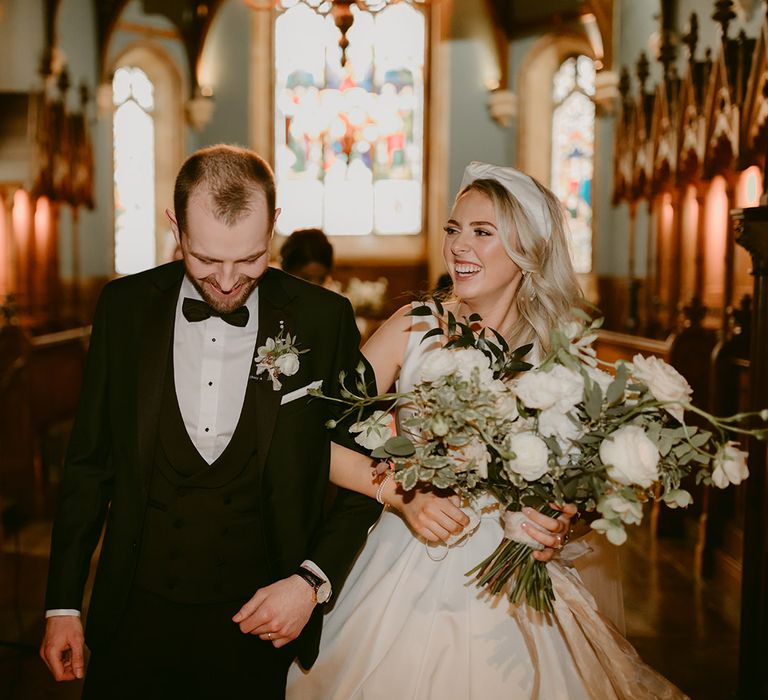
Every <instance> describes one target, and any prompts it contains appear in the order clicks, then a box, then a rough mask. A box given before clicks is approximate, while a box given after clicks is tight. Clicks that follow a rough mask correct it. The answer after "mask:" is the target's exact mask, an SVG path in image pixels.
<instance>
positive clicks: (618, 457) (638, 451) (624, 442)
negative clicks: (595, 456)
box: [600, 425, 659, 488]
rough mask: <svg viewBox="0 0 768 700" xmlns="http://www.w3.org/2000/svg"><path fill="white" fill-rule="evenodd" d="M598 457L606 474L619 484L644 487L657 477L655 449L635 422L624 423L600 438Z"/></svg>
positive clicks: (657, 456)
mask: <svg viewBox="0 0 768 700" xmlns="http://www.w3.org/2000/svg"><path fill="white" fill-rule="evenodd" d="M600 459H601V460H602V462H603V464H604V465H605V466H606V467H607V468H608V476H609V477H610V478H611V479H613V480H614V481H617V482H618V483H620V484H627V485H629V484H637V485H638V486H642V487H643V488H648V487H649V486H650V485H651V484H652V483H653V482H654V481H656V479H658V478H659V474H658V471H657V465H658V464H659V450H658V449H657V448H656V445H654V444H653V442H651V440H650V439H649V438H648V436H647V435H646V434H645V431H644V430H643V429H642V428H641V427H640V426H637V425H625V426H623V427H621V428H619V429H618V430H617V431H615V432H613V433H611V436H610V437H609V438H606V439H605V440H603V442H602V443H600Z"/></svg>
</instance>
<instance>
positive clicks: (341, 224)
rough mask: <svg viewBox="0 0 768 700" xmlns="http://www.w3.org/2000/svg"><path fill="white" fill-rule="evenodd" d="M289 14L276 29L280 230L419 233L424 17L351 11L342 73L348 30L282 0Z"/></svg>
mask: <svg viewBox="0 0 768 700" xmlns="http://www.w3.org/2000/svg"><path fill="white" fill-rule="evenodd" d="M314 4H317V3H316V2H315V3H314ZM280 8H281V12H280V14H279V15H278V17H277V20H276V25H275V70H276V76H275V105H276V109H275V175H276V177H277V200H278V206H279V207H281V208H282V213H281V214H280V217H279V218H278V222H277V229H278V231H279V232H280V233H286V234H287V233H291V231H293V230H294V229H297V228H306V227H320V228H322V229H323V230H324V231H325V232H326V233H327V234H330V235H337V236H342V235H366V234H371V233H374V234H416V233H419V232H420V231H421V228H422V179H423V160H424V135H423V129H424V125H423V123H424V55H425V53H424V52H425V18H424V15H423V13H422V12H421V11H419V10H418V9H417V8H415V7H412V6H411V5H410V4H407V3H399V4H397V5H392V6H390V7H387V8H386V9H384V10H382V11H381V12H378V13H376V14H371V13H369V12H366V11H363V10H360V9H359V8H358V7H357V6H355V5H352V7H351V11H352V13H353V16H354V22H353V24H352V27H351V29H350V30H349V32H348V33H347V38H348V40H349V46H348V48H347V50H346V62H345V64H344V65H342V60H341V59H342V56H341V49H340V47H339V43H338V42H339V38H340V32H339V30H338V28H337V27H336V25H335V24H334V20H333V17H332V16H331V15H330V14H327V15H323V14H319V13H318V12H315V11H314V10H313V9H312V8H311V7H309V6H308V5H307V4H305V3H304V2H297V0H281V2H280ZM320 9H321V10H322V7H321V8H320Z"/></svg>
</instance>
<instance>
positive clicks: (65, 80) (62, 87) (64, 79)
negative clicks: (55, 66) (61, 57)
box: [56, 66, 72, 97]
mask: <svg viewBox="0 0 768 700" xmlns="http://www.w3.org/2000/svg"><path fill="white" fill-rule="evenodd" d="M71 85H72V83H71V81H70V80H69V71H68V70H67V67H66V66H64V68H62V69H61V73H59V79H58V80H57V81H56V87H58V88H59V92H60V93H61V96H62V97H64V96H65V95H66V94H67V91H68V90H69V88H70V87H71Z"/></svg>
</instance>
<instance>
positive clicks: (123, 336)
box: [46, 262, 380, 666]
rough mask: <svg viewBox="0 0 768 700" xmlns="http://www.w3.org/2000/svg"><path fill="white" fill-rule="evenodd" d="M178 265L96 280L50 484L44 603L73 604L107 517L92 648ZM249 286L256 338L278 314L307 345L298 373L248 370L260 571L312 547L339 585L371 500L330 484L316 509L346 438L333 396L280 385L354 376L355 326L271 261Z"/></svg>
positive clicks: (125, 572)
mask: <svg viewBox="0 0 768 700" xmlns="http://www.w3.org/2000/svg"><path fill="white" fill-rule="evenodd" d="M183 275H184V269H183V265H182V263H180V262H175V263H170V264H168V265H163V266H161V267H158V268H155V269H152V270H149V271H147V272H143V273H140V274H137V275H132V276H129V277H124V278H121V279H118V280H115V281H113V282H110V283H109V284H108V285H107V286H106V287H105V288H104V291H103V293H102V295H101V298H100V300H99V303H98V306H97V309H96V315H95V319H94V322H93V331H92V335H91V345H90V349H89V353H88V361H87V366H86V372H85V380H84V384H83V389H82V395H81V399H80V405H79V408H78V413H77V417H76V420H75V425H74V428H73V431H72V435H71V439H70V444H69V450H68V454H67V459H66V464H65V469H64V475H63V479H62V483H61V486H60V490H59V503H58V512H57V516H56V520H55V523H54V529H53V540H52V547H51V562H50V571H49V579H48V590H47V595H46V607H47V608H48V609H53V608H74V609H80V607H81V606H82V598H83V589H84V585H85V581H86V577H87V575H88V569H89V563H90V559H91V556H92V554H93V551H94V549H95V546H96V544H97V541H98V538H99V535H100V533H101V530H102V528H103V524H104V520H105V518H106V532H105V535H104V542H103V547H102V552H101V555H100V560H99V565H98V570H97V574H96V580H95V583H94V588H93V596H92V599H91V603H90V611H89V614H88V624H87V628H86V639H87V641H88V644H89V646H91V647H92V648H96V647H98V645H100V644H102V643H103V641H105V640H107V639H109V636H110V634H111V633H112V631H113V630H114V629H115V628H116V625H117V624H118V623H119V620H120V618H121V615H122V613H123V611H124V609H125V605H126V602H127V599H128V595H129V592H130V590H131V586H132V582H133V578H134V574H135V571H136V563H137V559H138V549H139V546H138V545H139V543H140V542H141V532H142V525H143V523H144V519H145V511H146V508H147V498H148V491H149V485H150V480H151V477H152V470H153V465H154V461H153V456H154V451H155V445H156V437H157V426H158V415H159V412H160V406H161V399H162V392H163V387H164V382H165V379H166V373H167V372H168V368H169V361H168V360H169V353H172V352H173V328H174V319H175V312H176V303H177V300H178V295H179V289H180V285H181V281H182V279H183ZM258 290H259V292H258V293H259V300H258V301H259V327H258V340H257V347H258V346H261V345H263V344H264V342H265V341H266V339H267V338H269V337H275V336H276V335H277V334H278V333H279V332H280V322H281V321H282V322H283V324H284V327H285V331H286V332H290V333H291V335H292V336H296V339H297V344H298V346H299V349H305V350H308V352H306V353H303V354H301V355H300V368H299V370H298V372H297V373H296V374H295V375H293V376H291V377H282V380H283V386H282V389H281V390H279V391H275V390H274V389H273V387H272V382H271V381H270V380H269V379H268V378H267V377H266V375H262V376H261V377H259V378H255V377H253V376H252V377H251V378H249V379H248V380H247V381H251V382H256V385H255V388H256V389H257V390H258V392H259V395H258V399H257V400H256V401H255V402H252V404H251V405H255V406H256V408H255V410H254V411H253V415H248V416H246V415H243V416H241V421H243V420H247V421H250V422H251V424H252V426H253V428H252V429H253V430H254V431H256V434H257V440H258V457H257V462H256V467H257V469H258V470H259V471H258V483H259V491H260V493H259V498H260V501H261V503H260V505H261V508H260V511H261V513H262V518H263V524H262V525H263V531H264V539H265V545H266V552H267V558H268V562H267V566H268V568H269V578H270V579H271V580H278V579H280V578H284V577H286V576H289V575H290V574H292V573H294V572H295V571H296V568H297V567H298V565H299V564H300V563H301V562H302V561H303V560H304V559H311V560H313V561H314V562H316V563H317V565H318V566H320V567H321V568H322V569H323V571H324V572H325V573H326V574H327V576H328V577H329V578H330V580H331V583H332V585H333V590H334V593H338V591H339V589H340V587H341V584H342V582H343V580H344V577H345V576H346V574H347V572H348V570H349V567H350V566H351V563H352V561H353V560H354V557H355V555H356V553H357V551H358V550H359V548H360V547H361V546H362V543H363V540H364V538H365V535H366V532H367V529H368V527H369V526H370V525H371V524H372V523H373V521H374V520H375V519H376V518H377V517H378V514H379V512H380V506H379V505H378V504H377V503H376V502H375V501H373V500H372V499H369V498H367V497H364V496H360V495H358V494H353V493H351V492H347V491H340V493H339V495H338V496H337V498H336V501H335V505H334V507H333V509H332V510H331V512H330V513H329V514H326V515H324V513H323V500H324V498H323V497H324V493H325V491H326V488H327V482H328V465H329V453H330V440H331V439H333V440H334V441H336V442H339V443H342V444H345V445H347V446H350V447H354V443H353V442H351V440H350V436H349V434H348V432H347V431H346V430H345V429H344V428H343V427H342V426H339V427H338V428H336V429H335V430H328V429H327V428H326V427H325V423H326V421H327V420H329V419H330V418H334V417H335V416H336V415H337V414H338V408H336V404H334V403H332V402H330V401H325V400H322V399H317V398H310V397H309V396H304V397H302V398H299V399H296V400H294V401H291V402H289V403H286V404H284V405H281V397H282V396H283V395H284V394H287V393H288V392H291V391H293V390H295V389H299V388H301V387H304V386H306V385H307V384H309V383H310V382H313V381H316V380H318V379H321V380H323V391H324V393H326V394H327V393H338V376H339V372H340V371H341V370H345V371H346V372H347V373H348V374H353V373H354V369H355V367H356V366H357V365H358V363H359V361H360V360H361V358H362V355H361V354H360V352H359V349H358V345H359V340H360V338H359V334H358V331H357V328H356V326H355V322H354V317H353V314H352V310H351V307H350V305H349V302H348V301H347V300H346V299H344V298H343V297H341V296H339V295H337V294H334V293H332V292H329V291H327V290H325V289H322V288H320V287H317V286H315V285H311V284H308V283H306V282H303V281H302V280H299V279H296V278H295V277H291V276H290V275H287V274H285V273H283V272H281V271H279V270H274V269H269V270H268V271H267V272H266V274H265V275H264V276H263V277H262V279H261V280H260V282H259V286H258ZM366 366H367V374H368V380H369V382H372V381H373V376H372V372H371V370H370V366H369V365H366ZM252 374H253V375H255V372H253V373H252ZM244 410H245V409H244ZM254 592H255V591H254ZM243 602H245V601H243ZM319 608H320V606H318V609H316V610H315V613H314V614H313V616H312V619H311V620H310V622H309V624H308V626H307V628H306V629H305V630H304V632H303V633H302V635H301V636H300V637H299V640H298V642H297V653H298V656H299V658H300V659H301V661H302V663H303V664H304V665H305V666H308V665H311V663H312V662H313V661H314V659H315V657H316V655H317V646H318V641H319V635H320V626H321V617H322V615H321V614H320V609H319ZM233 612H234V611H233ZM233 624H234V623H233Z"/></svg>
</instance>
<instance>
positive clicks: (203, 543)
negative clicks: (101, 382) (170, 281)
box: [135, 352, 269, 604]
mask: <svg viewBox="0 0 768 700" xmlns="http://www.w3.org/2000/svg"><path fill="white" fill-rule="evenodd" d="M169 354H170V355H171V357H170V358H169V369H168V371H167V372H166V374H165V376H166V380H165V387H164V391H163V401H162V406H161V409H160V418H159V425H158V439H157V446H156V449H155V464H154V470H153V475H152V482H151V486H150V491H149V502H148V508H147V510H146V516H145V520H144V528H143V532H142V542H141V549H140V552H139V563H138V567H137V571H136V579H135V583H136V585H137V586H139V587H140V588H143V589H145V590H148V591H151V592H153V593H156V594H158V595H160V596H163V597H165V598H166V599H168V600H173V601H176V602H180V603H193V604H204V603H223V602H229V601H233V602H238V603H242V602H244V601H245V600H247V599H248V598H250V597H251V596H252V595H253V593H254V592H255V591H256V589H257V588H259V587H260V586H263V585H265V584H267V583H269V575H268V570H269V566H268V562H267V558H266V555H265V544H264V536H263V531H262V521H261V513H260V506H259V502H260V501H259V498H258V474H257V468H256V452H257V444H256V431H255V426H254V425H249V424H248V423H249V416H250V417H252V416H254V415H255V411H254V410H253V402H254V401H255V400H256V394H257V392H256V391H254V390H253V382H252V381H249V383H248V384H249V385H248V388H247V389H246V393H245V400H244V403H243V410H242V412H241V414H240V419H239V421H238V424H237V427H236V429H235V432H234V434H233V435H232V439H231V440H230V442H229V444H228V445H227V447H226V449H225V450H224V452H223V453H222V454H221V455H220V456H219V458H218V459H217V460H216V461H215V462H213V463H212V464H210V465H209V464H208V463H207V462H206V461H205V460H204V459H203V458H202V457H201V455H200V453H199V452H198V451H197V449H196V448H195V446H194V444H193V443H192V440H191V439H190V437H189V435H188V433H187V430H186V427H185V425H184V419H183V418H182V416H181V411H180V410H179V404H178V400H177V398H176V390H175V385H174V373H173V352H171V353H169Z"/></svg>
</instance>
